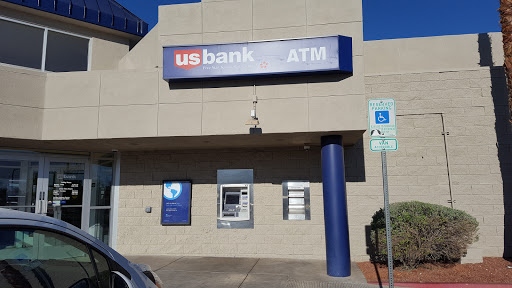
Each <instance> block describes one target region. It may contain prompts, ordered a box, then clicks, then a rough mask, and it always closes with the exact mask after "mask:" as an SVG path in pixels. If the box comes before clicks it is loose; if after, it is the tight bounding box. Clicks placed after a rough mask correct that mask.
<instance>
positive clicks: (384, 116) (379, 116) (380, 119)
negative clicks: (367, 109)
mask: <svg viewBox="0 0 512 288" xmlns="http://www.w3.org/2000/svg"><path fill="white" fill-rule="evenodd" d="M375 122H376V123H377V124H387V123H389V111H375Z"/></svg>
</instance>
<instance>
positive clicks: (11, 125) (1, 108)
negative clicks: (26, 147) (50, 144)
mask: <svg viewBox="0 0 512 288" xmlns="http://www.w3.org/2000/svg"><path fill="white" fill-rule="evenodd" d="M45 86H46V73H42V72H38V71H34V70H30V69H19V68H15V67H8V66H1V65H0V123H2V125H0V135H1V137H8V138H20V139H40V138H41V134H42V126H43V125H42V122H43V107H44V91H45Z"/></svg>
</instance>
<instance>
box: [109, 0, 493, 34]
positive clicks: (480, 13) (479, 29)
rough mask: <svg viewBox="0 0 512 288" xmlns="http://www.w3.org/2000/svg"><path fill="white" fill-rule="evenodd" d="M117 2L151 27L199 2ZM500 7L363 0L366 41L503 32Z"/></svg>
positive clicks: (484, 2) (465, 0)
mask: <svg viewBox="0 0 512 288" xmlns="http://www.w3.org/2000/svg"><path fill="white" fill-rule="evenodd" d="M275 1H279V0H275ZM339 1H342V0H339ZM117 2H119V3H120V4H121V5H123V6H125V7H126V8H128V9H129V10H130V11H132V12H133V13H135V14H136V15H137V16H139V17H140V18H142V19H143V20H144V21H146V22H147V23H149V26H150V28H152V27H153V26H154V25H155V24H156V22H157V21H158V19H157V18H158V8H157V7H158V5H169V4H179V3H191V2H200V1H198V0H117ZM498 8H499V0H427V1H420V0H363V25H364V40H377V39H392V38H409V37H422V36H437V35H454V34H469V33H483V32H496V31H500V26H499V13H498V12H497V11H496V10H497V9H498Z"/></svg>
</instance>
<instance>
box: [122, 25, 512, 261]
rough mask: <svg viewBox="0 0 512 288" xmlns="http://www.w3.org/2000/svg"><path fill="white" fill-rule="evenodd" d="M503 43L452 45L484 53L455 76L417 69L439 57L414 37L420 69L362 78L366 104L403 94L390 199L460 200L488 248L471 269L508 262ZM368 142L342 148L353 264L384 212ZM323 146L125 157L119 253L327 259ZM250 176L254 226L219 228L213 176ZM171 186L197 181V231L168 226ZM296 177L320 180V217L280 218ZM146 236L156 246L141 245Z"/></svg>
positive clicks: (380, 45) (476, 249)
mask: <svg viewBox="0 0 512 288" xmlns="http://www.w3.org/2000/svg"><path fill="white" fill-rule="evenodd" d="M499 36H500V34H497V33H493V34H490V35H487V34H482V35H462V36H454V37H443V39H444V43H445V44H444V45H446V46H451V44H456V43H466V44H468V45H469V44H471V43H473V44H474V43H477V45H473V46H471V47H473V49H477V51H480V52H479V53H477V54H474V53H473V54H471V53H468V56H465V57H466V58H465V60H464V61H461V60H460V59H459V60H457V59H456V58H453V59H454V60H452V62H450V63H451V64H452V65H454V66H453V67H456V66H455V65H457V63H459V64H460V65H461V67H460V68H457V69H450V68H447V67H449V66H447V64H446V62H445V61H441V62H439V63H438V64H437V66H436V65H434V64H432V63H430V64H429V65H430V66H426V68H425V69H426V70H427V71H420V68H421V67H422V66H421V65H422V64H421V63H424V62H429V61H430V62H434V61H435V59H437V58H438V56H439V55H434V56H432V55H431V54H429V53H428V51H429V47H430V45H428V43H425V42H424V41H425V39H407V40H408V42H411V43H413V44H414V42H416V41H421V42H423V44H425V45H423V48H422V49H419V50H418V51H417V52H418V55H423V56H421V57H418V58H417V59H415V60H414V61H415V63H416V64H415V65H416V66H414V65H413V64H414V63H409V65H410V66H411V67H413V68H410V69H411V71H416V72H411V71H409V72H405V73H401V72H400V71H399V70H397V71H394V72H393V71H391V70H389V69H388V70H384V68H385V67H384V68H382V67H381V68H378V67H373V66H372V65H369V64H367V66H366V67H367V68H368V69H373V70H372V71H374V72H375V73H373V74H371V75H370V76H366V77H365V83H366V87H365V90H366V95H365V98H366V99H379V98H394V99H395V100H396V104H397V114H398V117H397V122H398V137H397V138H398V147H399V148H398V151H396V152H389V153H388V174H389V190H390V199H391V202H399V201H410V200H417V201H423V202H429V203H434V204H440V205H444V206H448V207H449V206H451V203H453V207H454V208H456V209H461V210H464V211H467V212H468V213H470V214H471V215H473V216H474V217H476V219H477V220H478V222H479V224H480V240H479V241H478V242H477V243H474V244H473V245H472V247H471V248H470V250H469V251H468V255H467V256H466V257H465V258H464V259H463V261H464V262H472V261H479V260H481V257H482V256H495V257H499V256H503V253H504V247H505V243H504V234H505V230H506V229H507V228H506V226H505V219H506V217H510V216H507V215H506V211H505V207H510V201H511V199H510V198H507V197H508V196H507V191H509V190H510V189H511V188H512V186H511V183H510V180H508V178H507V175H509V174H507V173H510V171H508V170H507V167H512V159H511V157H510V156H507V155H509V151H510V150H509V149H510V143H512V141H511V140H512V135H511V134H510V124H509V122H508V118H507V116H506V115H508V114H507V113H508V112H507V111H508V108H507V107H508V106H507V93H506V85H505V78H504V74H503V70H502V68H501V67H499V66H497V65H499V63H501V62H502V58H500V57H503V56H502V55H503V54H500V52H499V49H496V48H495V47H496V46H495V45H497V44H496V43H497V42H498V41H499ZM435 38H437V37H435ZM404 41H405V40H386V41H375V42H367V43H368V45H369V46H370V48H369V49H366V50H365V55H369V56H368V58H372V57H374V55H371V54H370V52H369V51H373V52H372V53H377V51H381V50H384V49H386V47H395V44H396V43H395V42H404ZM433 41H434V42H436V41H437V39H434V40H433ZM405 42H407V41H405ZM493 43H494V46H493V45H492V44H493ZM413 44H411V45H413ZM365 45H366V43H365ZM414 45H416V44H414ZM493 47H494V48H493ZM491 52H494V53H491ZM396 53H398V52H396ZM454 53H456V51H451V50H449V49H448V50H446V55H442V56H443V59H452V58H451V57H449V56H450V55H453V54H454ZM388 56H389V57H393V54H389V55H388ZM396 59H398V57H396ZM411 61H412V60H411ZM466 61H470V63H472V64H467V63H466ZM462 64H464V65H465V66H462ZM397 69H398V68H397ZM406 70H407V69H406ZM379 71H380V72H379ZM379 73H380V74H379ZM444 133H446V141H445V137H444V136H445V135H444ZM369 140H370V139H369V137H368V135H367V133H365V134H364V137H363V139H361V140H360V141H359V142H357V143H356V144H355V145H353V146H351V147H346V150H345V164H346V178H347V194H348V209H349V214H348V216H349V225H350V245H351V257H352V260H354V261H362V260H367V259H368V246H369V243H368V242H367V239H368V229H369V228H368V225H369V224H370V222H371V217H372V215H373V214H374V213H375V212H376V211H377V210H379V209H380V208H381V207H382V206H383V195H382V172H381V159H380V153H376V152H371V151H370V150H369V147H368V145H369ZM319 149H320V147H318V146H313V147H312V148H311V150H310V151H304V150H302V149H296V148H288V149H286V148H283V149H277V148H276V149H271V148H265V149H263V148H262V149H251V150H249V149H248V150H229V151H224V150H200V151H187V150H182V151H148V152H128V153H124V154H123V156H122V164H121V167H122V168H121V188H120V210H119V219H120V222H119V234H118V235H119V236H118V244H119V245H118V249H119V250H120V251H121V252H122V253H126V254H171V255H203V256H233V257H283V258H315V259H324V258H325V238H324V230H323V229H324V228H323V224H324V223H323V203H322V184H321V166H320V165H321V163H320V150H319ZM247 168H252V169H254V176H255V186H254V195H255V196H254V197H255V199H254V207H255V208H254V211H255V214H254V221H255V227H254V229H249V230H222V229H217V228H216V217H217V216H216V199H217V198H216V197H217V196H216V193H217V188H216V183H217V182H216V170H217V169H247ZM169 179H171V180H172V179H190V180H192V183H193V184H192V191H193V192H192V195H193V199H192V207H193V208H192V225H191V226H190V227H164V226H161V225H160V218H159V217H160V209H161V206H160V205H161V193H162V185H161V184H162V181H163V180H169ZM290 179H306V180H309V181H310V182H311V193H312V194H311V195H312V200H311V211H312V218H311V221H285V220H282V198H281V191H282V190H281V189H282V188H281V183H282V181H283V180H290ZM450 202H451V203H450ZM507 203H508V204H507ZM146 206H152V207H153V213H150V214H147V213H145V212H144V207H146ZM148 235H149V236H148ZM148 237H149V238H148ZM147 239H149V241H152V242H151V243H153V242H154V243H157V244H155V246H153V245H149V246H147V245H144V243H146V242H144V241H145V240H147ZM222 241H227V243H226V242H222ZM247 243H250V244H249V245H247ZM289 243H293V244H292V245H289Z"/></svg>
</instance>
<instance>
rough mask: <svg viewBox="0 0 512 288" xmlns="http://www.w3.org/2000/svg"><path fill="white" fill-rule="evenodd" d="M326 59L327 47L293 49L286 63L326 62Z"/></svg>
mask: <svg viewBox="0 0 512 288" xmlns="http://www.w3.org/2000/svg"><path fill="white" fill-rule="evenodd" d="M297 51H298V53H297ZM326 57H327V56H326V48H325V47H318V48H317V47H312V48H300V49H291V50H290V53H288V60H287V61H286V62H306V61H318V60H325V59H326Z"/></svg>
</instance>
